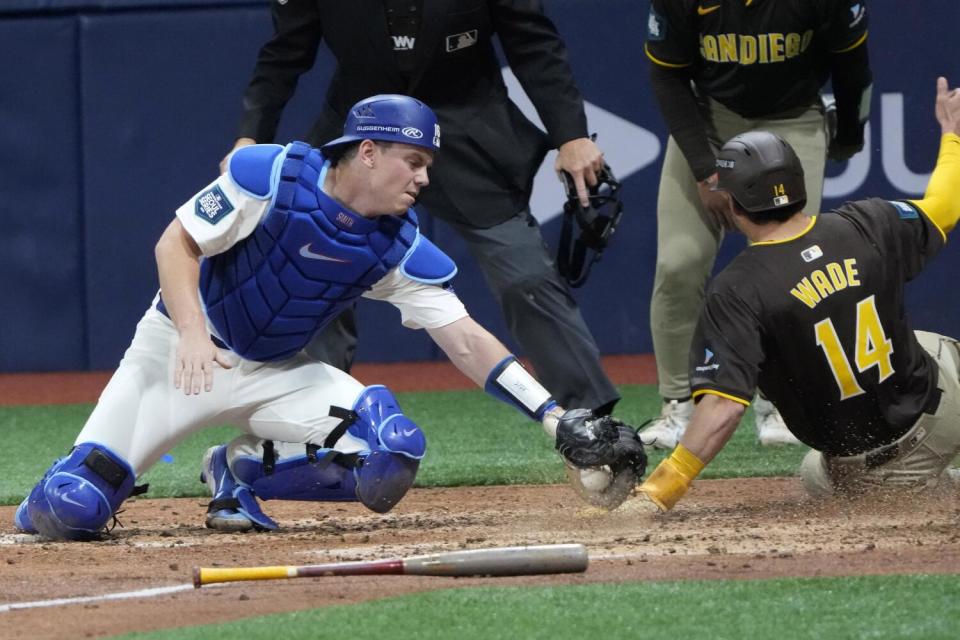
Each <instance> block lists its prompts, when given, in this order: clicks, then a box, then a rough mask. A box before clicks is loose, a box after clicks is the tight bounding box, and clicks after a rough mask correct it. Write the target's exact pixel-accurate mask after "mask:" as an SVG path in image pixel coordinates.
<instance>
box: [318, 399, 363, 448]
mask: <svg viewBox="0 0 960 640" xmlns="http://www.w3.org/2000/svg"><path fill="white" fill-rule="evenodd" d="M330 416H331V417H333V418H340V423H339V424H338V425H337V426H335V427H334V428H333V430H331V431H330V433H328V434H327V437H326V438H324V440H323V446H324V448H326V449H332V448H333V445H335V444H337V440H339V439H340V438H342V437H343V434H345V433H346V432H347V429H349V428H350V425H352V424H353V423H354V422H356V421H357V419H358V418H359V417H360V416H358V415H357V413H356V412H355V411H351V410H350V409H344V408H343V407H335V406H333V405H331V406H330Z"/></svg>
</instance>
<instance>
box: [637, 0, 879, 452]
mask: <svg viewBox="0 0 960 640" xmlns="http://www.w3.org/2000/svg"><path fill="white" fill-rule="evenodd" d="M866 39H867V13H866V5H865V2H864V0H776V1H773V0H652V2H651V6H650V16H649V21H648V24H647V41H646V53H647V56H648V57H649V58H650V60H651V61H652V63H653V64H651V65H650V79H651V83H652V86H653V89H654V92H655V94H656V97H657V101H658V103H659V105H660V110H661V112H662V114H663V118H664V120H665V121H666V124H667V128H668V129H669V132H670V139H669V141H668V143H667V150H666V155H665V157H664V161H663V170H662V174H661V177H660V189H659V195H658V198H657V269H656V276H655V281H654V287H653V298H652V300H651V305H650V316H651V318H650V327H651V332H652V334H653V346H654V351H655V354H656V360H657V374H658V377H659V390H660V395H661V396H662V397H663V398H664V405H663V410H662V413H661V416H660V417H659V418H658V419H656V420H655V421H654V422H653V424H651V426H650V427H648V428H647V430H646V431H645V432H644V440H645V441H646V442H648V443H652V444H653V445H654V446H657V447H659V448H665V449H670V448H672V447H673V446H674V445H675V444H676V442H677V440H678V439H679V437H680V435H681V434H682V432H683V429H684V428H685V427H686V424H687V422H688V421H689V418H690V415H691V413H692V411H693V403H692V402H691V401H690V381H689V378H688V376H687V354H688V353H689V350H690V342H691V338H692V336H693V331H694V325H695V323H696V319H697V314H698V313H699V311H700V308H701V306H702V304H703V292H704V284H705V282H706V280H707V277H708V276H709V274H710V270H711V268H712V266H713V262H714V259H715V257H716V254H717V250H718V248H719V245H720V241H721V240H722V238H723V230H724V229H725V228H729V221H728V220H726V218H725V212H724V211H725V209H724V206H725V204H724V200H723V199H722V198H721V197H720V196H719V195H718V194H717V193H715V192H712V191H711V187H712V186H713V185H715V184H716V181H717V173H716V168H715V150H716V149H719V148H720V147H721V146H722V144H723V143H724V142H725V141H727V140H729V139H730V138H732V137H733V136H735V135H737V134H740V133H743V132H745V131H750V130H754V129H763V130H768V131H771V132H773V133H776V134H778V135H780V136H781V137H783V138H784V139H786V140H787V141H788V142H789V143H790V145H791V146H792V147H793V148H794V149H795V150H796V152H797V155H798V156H799V157H800V160H801V162H802V163H803V167H804V169H805V171H806V193H807V204H808V207H809V210H811V211H819V208H820V199H821V193H822V187H823V175H824V164H825V162H826V158H827V155H828V150H829V155H830V157H831V158H832V159H835V160H844V159H847V158H849V157H851V156H852V155H853V154H855V153H856V152H858V151H859V150H860V149H861V148H862V146H863V127H864V124H865V122H866V120H867V116H868V113H869V107H870V87H871V74H870V69H869V65H868V59H867V47H866V45H865V43H866ZM828 77H831V78H832V81H833V90H834V94H835V96H836V128H835V135H834V136H833V137H832V140H831V139H829V137H830V134H829V133H828V131H827V126H826V118H825V110H824V107H823V106H822V104H821V99H820V87H821V86H822V85H823V84H824V82H825V81H826V80H827V78H828ZM754 409H755V411H756V414H757V426H758V432H759V433H758V435H759V437H760V441H761V443H762V444H778V443H786V442H795V440H794V439H793V437H792V436H791V435H790V433H789V432H787V431H786V430H785V428H784V426H783V422H782V420H781V419H780V417H779V415H777V414H776V413H775V411H774V410H773V407H772V405H770V403H769V402H757V403H756V404H755V406H754ZM761 428H763V429H764V430H761Z"/></svg>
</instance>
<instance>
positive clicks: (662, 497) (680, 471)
mask: <svg viewBox="0 0 960 640" xmlns="http://www.w3.org/2000/svg"><path fill="white" fill-rule="evenodd" d="M703 467H704V464H703V462H701V460H700V458H698V457H697V456H695V455H693V454H692V453H690V451H689V450H688V449H687V448H686V447H684V446H683V445H682V444H678V445H677V448H676V449H674V450H673V453H671V454H670V457H669V458H666V459H665V460H664V461H663V462H661V463H660V464H659V465H657V468H656V469H654V471H653V473H651V474H650V476H649V477H648V478H647V479H646V480H645V481H644V483H643V484H641V485H640V490H641V491H643V492H644V493H645V494H647V497H648V498H650V500H651V501H652V502H653V503H654V504H655V505H657V506H658V507H660V509H661V510H663V511H669V510H670V509H672V508H673V505H675V504H677V502H678V501H679V500H680V498H682V497H683V495H684V494H685V493H686V492H687V489H689V488H690V484H691V483H692V482H693V479H694V478H696V477H697V476H698V475H699V474H700V472H701V471H703Z"/></svg>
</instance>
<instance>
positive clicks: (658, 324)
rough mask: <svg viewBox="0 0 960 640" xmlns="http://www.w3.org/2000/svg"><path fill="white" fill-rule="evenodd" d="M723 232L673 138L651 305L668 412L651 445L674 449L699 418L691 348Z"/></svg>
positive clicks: (656, 424) (653, 428)
mask: <svg viewBox="0 0 960 640" xmlns="http://www.w3.org/2000/svg"><path fill="white" fill-rule="evenodd" d="M722 238H723V231H722V230H721V229H720V228H719V227H718V226H717V225H716V224H714V222H713V221H712V220H710V219H709V218H708V217H707V214H706V212H705V211H704V209H703V205H702V204H701V203H700V197H699V195H698V192H697V184H696V180H695V179H694V176H693V173H692V172H691V171H690V166H689V165H688V164H687V161H686V159H685V158H684V156H683V153H682V152H681V151H680V147H678V146H677V144H676V142H675V141H674V140H673V138H672V137H671V138H669V139H668V141H667V150H666V154H665V155H664V159H663V169H662V171H661V174H660V190H659V193H658V195H657V266H656V273H655V275H654V281H653V297H652V299H651V301H650V332H651V334H652V336H653V350H654V355H655V356H656V363H657V380H658V385H659V391H660V395H661V397H663V399H664V405H663V411H662V413H661V415H660V417H659V418H657V419H656V420H654V421H653V422H652V423H651V425H650V426H649V427H647V428H646V429H645V430H644V431H643V439H644V442H646V443H647V444H650V445H653V446H654V447H657V448H661V449H672V448H673V447H674V446H676V444H677V440H678V439H679V437H680V435H682V432H683V430H684V429H685V428H686V423H687V422H688V421H689V420H690V416H691V415H692V414H693V403H692V401H690V399H689V398H690V379H689V377H688V367H689V364H690V360H689V359H690V343H691V341H692V340H693V332H694V329H695V328H696V322H697V316H698V315H699V314H700V308H701V307H702V305H703V293H704V286H705V283H706V281H707V277H708V276H709V274H710V269H711V268H712V266H713V262H714V260H715V259H716V255H717V249H718V248H719V246H720V241H721V239H722Z"/></svg>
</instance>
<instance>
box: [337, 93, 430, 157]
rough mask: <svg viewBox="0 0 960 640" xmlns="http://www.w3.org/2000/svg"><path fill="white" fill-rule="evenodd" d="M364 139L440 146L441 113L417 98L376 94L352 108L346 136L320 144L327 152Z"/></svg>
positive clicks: (345, 125)
mask: <svg viewBox="0 0 960 640" xmlns="http://www.w3.org/2000/svg"><path fill="white" fill-rule="evenodd" d="M362 140H382V141H384V142H400V143H402V144H412V145H416V146H418V147H423V148H424V149H429V150H430V151H436V150H438V149H439V148H440V125H439V124H437V116H436V115H435V114H434V113H433V111H432V110H431V109H430V107H428V106H427V105H425V104H423V103H422V102H420V101H419V100H417V99H416V98H411V97H410V96H401V95H393V94H384V95H378V96H373V97H371V98H366V99H364V100H361V101H360V102H358V103H357V104H355V105H353V107H351V108H350V113H348V114H347V120H346V122H344V123H343V135H342V136H340V137H339V138H337V139H336V140H331V141H330V142H328V143H327V144H325V145H323V146H322V147H320V148H321V149H322V150H323V152H324V153H325V154H327V155H331V153H333V154H335V153H336V152H337V149H338V148H339V147H342V146H344V145H348V144H351V143H354V142H360V141H362Z"/></svg>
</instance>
